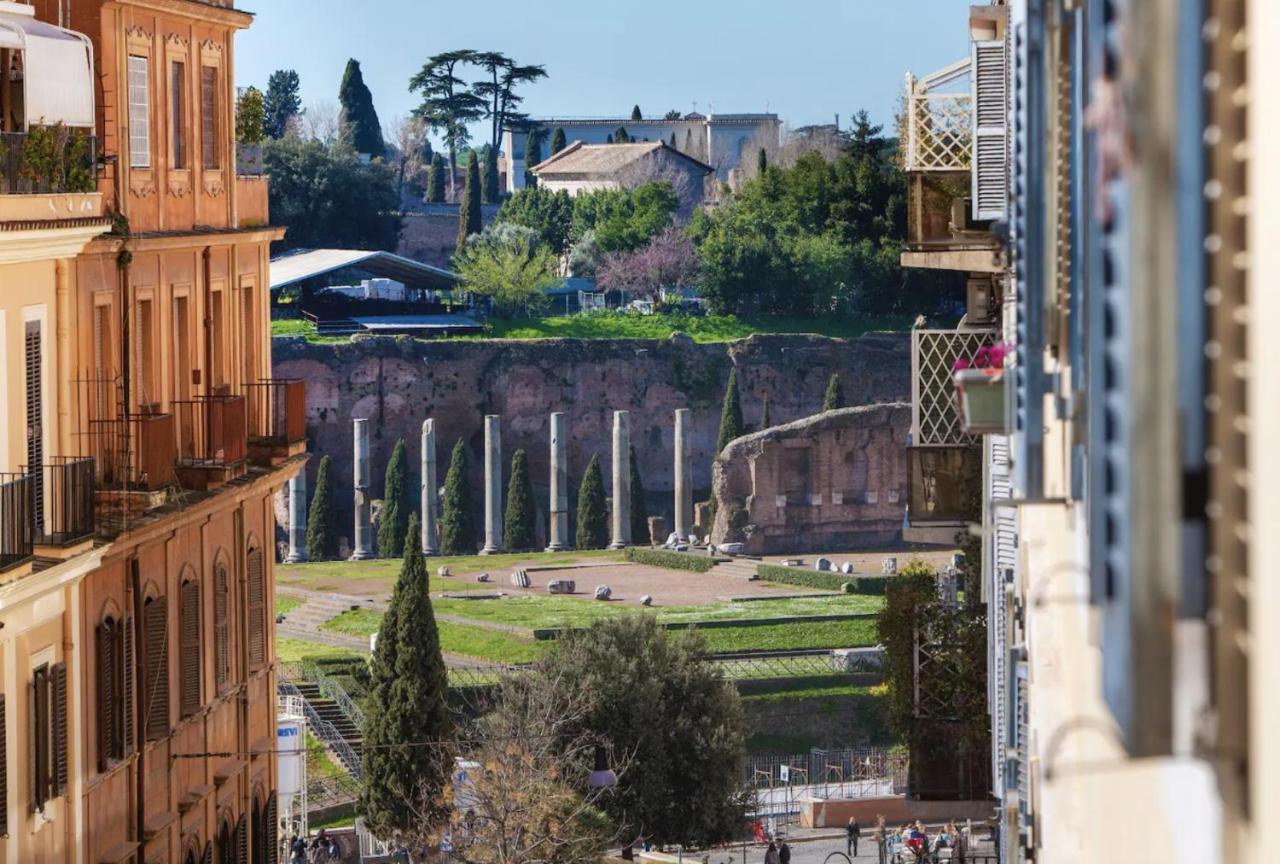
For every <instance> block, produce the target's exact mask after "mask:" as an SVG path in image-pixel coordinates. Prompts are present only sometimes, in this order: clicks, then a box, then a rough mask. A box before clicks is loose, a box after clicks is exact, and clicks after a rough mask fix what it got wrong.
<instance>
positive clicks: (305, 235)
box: [263, 137, 400, 249]
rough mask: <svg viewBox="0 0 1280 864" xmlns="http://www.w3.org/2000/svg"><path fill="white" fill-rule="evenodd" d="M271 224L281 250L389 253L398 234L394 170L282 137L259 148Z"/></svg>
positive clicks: (338, 150) (344, 151) (341, 151)
mask: <svg viewBox="0 0 1280 864" xmlns="http://www.w3.org/2000/svg"><path fill="white" fill-rule="evenodd" d="M263 156H264V161H265V163H266V169H267V173H268V174H269V175H270V176H271V185H270V187H269V192H270V199H271V200H270V206H271V217H272V222H273V224H279V225H284V226H285V227H286V228H288V229H289V232H288V234H287V235H286V238H285V240H284V244H285V246H286V248H294V247H302V248H310V249H325V248H330V249H332V248H338V249H343V248H347V249H394V248H395V247H396V242H397V240H398V239H399V236H400V217H399V215H398V211H399V207H400V201H399V199H398V197H397V196H396V178H395V172H394V171H393V170H392V169H391V167H390V166H388V165H387V164H386V163H384V162H382V161H375V162H361V161H360V160H359V159H357V158H356V155H355V153H353V152H352V151H351V150H350V149H347V148H343V147H332V148H331V147H326V146H325V145H324V144H321V143H320V142H319V141H314V140H307V141H304V140H301V139H298V138H292V137H286V138H282V139H280V140H278V141H268V142H267V143H266V146H265V148H264V150H263Z"/></svg>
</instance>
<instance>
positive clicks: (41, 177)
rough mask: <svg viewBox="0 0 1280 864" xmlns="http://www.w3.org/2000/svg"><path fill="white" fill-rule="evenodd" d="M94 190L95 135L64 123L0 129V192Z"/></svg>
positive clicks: (36, 192)
mask: <svg viewBox="0 0 1280 864" xmlns="http://www.w3.org/2000/svg"><path fill="white" fill-rule="evenodd" d="M97 191H98V139H97V138H95V137H94V136H92V135H88V134H86V133H85V132H84V131H83V130H80V129H72V128H69V127H67V126H62V125H58V126H33V127H31V129H30V130H29V131H27V132H0V195H49V194H53V195H86V194H90V193H94V192H97Z"/></svg>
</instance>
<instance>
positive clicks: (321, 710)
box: [293, 681, 361, 771]
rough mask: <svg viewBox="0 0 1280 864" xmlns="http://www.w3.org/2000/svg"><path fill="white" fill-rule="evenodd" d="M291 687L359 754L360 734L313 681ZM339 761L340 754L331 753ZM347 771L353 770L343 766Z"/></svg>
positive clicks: (295, 683) (302, 682) (294, 683)
mask: <svg viewBox="0 0 1280 864" xmlns="http://www.w3.org/2000/svg"><path fill="white" fill-rule="evenodd" d="M293 686H294V687H296V688H298V692H299V693H301V694H302V698H303V699H306V700H307V704H309V705H310V706H311V708H312V709H313V710H314V711H315V712H316V714H318V715H319V716H320V719H322V720H324V721H326V722H327V723H329V724H330V725H331V726H333V728H334V731H336V732H337V733H338V735H339V737H341V738H342V740H343V741H345V742H347V744H348V745H349V746H350V747H351V749H352V750H354V751H355V752H356V753H359V752H360V743H361V733H360V730H359V729H358V728H357V727H356V724H355V723H354V722H352V720H351V718H350V717H348V716H347V715H346V714H344V713H343V712H342V709H341V708H339V707H338V703H337V702H334V701H333V700H332V699H330V698H328V697H327V696H325V695H324V694H323V693H321V692H320V685H318V684H316V683H315V682H314V681H294V682H293ZM333 752H334V753H335V755H337V756H338V757H339V760H341V753H340V752H339V751H336V750H335V751H333ZM343 767H345V768H346V769H347V770H348V771H352V770H354V766H352V765H344V766H343Z"/></svg>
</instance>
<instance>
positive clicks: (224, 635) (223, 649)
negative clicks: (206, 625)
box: [213, 559, 231, 693]
mask: <svg viewBox="0 0 1280 864" xmlns="http://www.w3.org/2000/svg"><path fill="white" fill-rule="evenodd" d="M230 590H231V580H230V578H229V575H228V573H227V562H226V559H220V560H219V561H218V562H217V563H216V564H214V565H213V645H214V679H215V681H216V683H217V687H218V692H219V693H221V692H222V691H224V690H225V689H226V688H227V684H229V683H230V682H231V646H230V639H229V633H228V626H229V625H228V623H227V610H228V608H229V607H230V605H231V598H230V596H229V595H228V592H229V591H230Z"/></svg>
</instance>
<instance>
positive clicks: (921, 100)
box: [905, 57, 973, 171]
mask: <svg viewBox="0 0 1280 864" xmlns="http://www.w3.org/2000/svg"><path fill="white" fill-rule="evenodd" d="M971 66H972V63H971V61H970V59H969V58H968V57H966V58H964V59H963V60H958V61H957V62H955V63H952V64H951V65H950V66H947V67H946V68H944V69H939V70H938V71H937V72H934V73H933V74H931V75H926V76H924V77H923V78H916V77H915V76H914V75H912V74H911V73H910V72H908V73H907V146H906V160H905V161H906V170H907V171H968V170H969V166H970V164H971V158H972V153H971V150H972V144H973V93H972V92H971V90H970V86H969V78H970V68H971ZM958 86H963V88H964V89H963V90H955V89H946V88H948V87H951V88H954V87H958Z"/></svg>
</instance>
